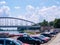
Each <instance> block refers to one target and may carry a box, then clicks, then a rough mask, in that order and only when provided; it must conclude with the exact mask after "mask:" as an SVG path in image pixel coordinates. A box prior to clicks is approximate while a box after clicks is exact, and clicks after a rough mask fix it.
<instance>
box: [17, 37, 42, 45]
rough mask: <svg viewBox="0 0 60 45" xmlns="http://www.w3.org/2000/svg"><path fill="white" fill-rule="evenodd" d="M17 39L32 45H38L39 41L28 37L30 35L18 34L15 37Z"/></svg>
mask: <svg viewBox="0 0 60 45" xmlns="http://www.w3.org/2000/svg"><path fill="white" fill-rule="evenodd" d="M17 40H20V41H22V42H23V43H27V44H33V45H40V43H41V42H40V41H39V40H35V39H34V38H32V37H30V36H22V37H21V36H20V37H18V38H17Z"/></svg>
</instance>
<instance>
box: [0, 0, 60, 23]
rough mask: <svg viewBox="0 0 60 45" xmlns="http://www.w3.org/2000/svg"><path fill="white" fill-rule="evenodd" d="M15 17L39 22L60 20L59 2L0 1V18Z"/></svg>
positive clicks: (52, 0) (36, 0) (42, 0)
mask: <svg viewBox="0 0 60 45" xmlns="http://www.w3.org/2000/svg"><path fill="white" fill-rule="evenodd" d="M1 16H3V17H6V16H11V17H17V18H23V19H26V20H30V21H33V22H36V23H37V22H41V21H43V20H44V19H46V20H47V21H53V20H54V19H55V18H60V0H0V17H1Z"/></svg>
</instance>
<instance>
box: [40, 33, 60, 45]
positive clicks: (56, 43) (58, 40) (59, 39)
mask: <svg viewBox="0 0 60 45" xmlns="http://www.w3.org/2000/svg"><path fill="white" fill-rule="evenodd" d="M41 45H60V33H59V34H57V35H56V36H55V37H53V38H52V39H51V40H50V41H49V42H47V43H45V44H41Z"/></svg>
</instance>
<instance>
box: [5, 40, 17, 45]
mask: <svg viewBox="0 0 60 45" xmlns="http://www.w3.org/2000/svg"><path fill="white" fill-rule="evenodd" d="M6 45H16V44H15V43H14V42H13V41H10V40H6Z"/></svg>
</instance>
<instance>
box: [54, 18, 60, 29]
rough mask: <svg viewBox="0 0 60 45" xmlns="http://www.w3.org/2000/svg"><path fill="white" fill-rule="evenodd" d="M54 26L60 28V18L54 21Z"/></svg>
mask: <svg viewBox="0 0 60 45" xmlns="http://www.w3.org/2000/svg"><path fill="white" fill-rule="evenodd" d="M54 27H55V28H60V19H55V21H54Z"/></svg>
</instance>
